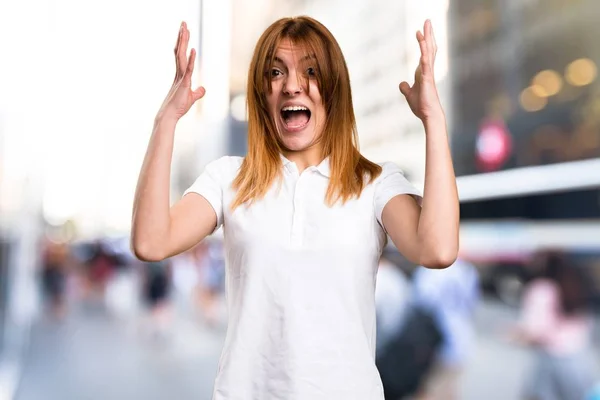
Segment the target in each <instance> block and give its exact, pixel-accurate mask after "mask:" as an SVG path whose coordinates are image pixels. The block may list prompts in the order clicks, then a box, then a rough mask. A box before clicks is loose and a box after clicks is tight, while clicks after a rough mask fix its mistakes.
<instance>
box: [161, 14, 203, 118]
mask: <svg viewBox="0 0 600 400" xmlns="http://www.w3.org/2000/svg"><path fill="white" fill-rule="evenodd" d="M189 41H190V31H189V30H188V29H187V25H186V23H185V22H182V23H181V27H180V29H179V36H178V38H177V44H176V45H175V66H176V70H175V79H174V81H173V86H172V87H171V90H169V94H167V97H166V99H165V101H164V102H163V104H162V106H161V108H160V111H159V113H158V118H167V119H172V120H175V121H178V120H179V119H180V118H181V117H183V116H184V115H185V113H187V112H188V110H189V109H190V108H191V107H192V105H193V104H194V103H195V102H196V101H197V100H199V99H201V98H202V97H204V93H206V90H205V89H204V88H203V87H202V86H200V87H198V88H197V89H196V90H192V72H193V71H194V61H195V60H196V51H195V50H194V49H192V50H191V51H190V55H189V58H188V57H187V47H188V43H189Z"/></svg>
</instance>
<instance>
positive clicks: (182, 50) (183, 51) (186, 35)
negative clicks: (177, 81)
mask: <svg viewBox="0 0 600 400" xmlns="http://www.w3.org/2000/svg"><path fill="white" fill-rule="evenodd" d="M189 40H190V32H189V31H188V29H187V27H186V24H185V22H184V23H183V32H182V35H181V43H180V45H179V54H178V55H177V56H178V57H179V72H180V74H181V76H183V75H184V74H185V71H186V68H187V49H188V42H189Z"/></svg>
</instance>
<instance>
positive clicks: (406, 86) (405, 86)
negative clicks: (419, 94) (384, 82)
mask: <svg viewBox="0 0 600 400" xmlns="http://www.w3.org/2000/svg"><path fill="white" fill-rule="evenodd" d="M398 87H399V88H400V93H402V94H403V95H404V97H407V96H408V94H409V93H410V85H409V84H408V82H406V81H403V82H401V83H400V85H399V86H398Z"/></svg>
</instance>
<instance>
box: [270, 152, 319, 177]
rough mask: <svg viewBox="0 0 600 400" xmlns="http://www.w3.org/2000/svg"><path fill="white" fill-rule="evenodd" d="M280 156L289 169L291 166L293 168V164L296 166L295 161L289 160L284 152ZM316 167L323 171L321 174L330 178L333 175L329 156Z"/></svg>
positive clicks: (284, 165) (285, 166)
mask: <svg viewBox="0 0 600 400" xmlns="http://www.w3.org/2000/svg"><path fill="white" fill-rule="evenodd" d="M279 157H280V158H281V162H282V163H283V167H284V168H286V169H288V170H289V168H292V165H294V166H295V163H294V162H293V161H290V160H288V159H287V158H286V157H285V156H284V155H283V154H279ZM316 168H317V171H319V173H321V175H323V176H325V177H327V178H329V177H330V176H331V166H330V163H329V157H325V159H324V160H323V161H321V162H320V163H319V165H317V166H316Z"/></svg>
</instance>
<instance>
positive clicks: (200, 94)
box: [192, 86, 206, 101]
mask: <svg viewBox="0 0 600 400" xmlns="http://www.w3.org/2000/svg"><path fill="white" fill-rule="evenodd" d="M205 93H206V89H205V88H204V86H199V87H198V89H196V90H194V91H193V92H192V98H193V99H194V101H197V100H199V99H201V98H203V97H204V94H205Z"/></svg>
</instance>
